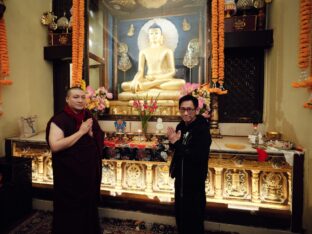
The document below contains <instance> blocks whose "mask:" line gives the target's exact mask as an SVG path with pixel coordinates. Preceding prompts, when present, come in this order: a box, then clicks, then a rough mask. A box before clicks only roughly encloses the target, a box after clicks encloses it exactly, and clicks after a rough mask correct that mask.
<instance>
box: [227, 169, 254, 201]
mask: <svg viewBox="0 0 312 234" xmlns="http://www.w3.org/2000/svg"><path fill="white" fill-rule="evenodd" d="M249 182H250V176H249V174H248V172H247V171H245V170H238V169H226V170H225V172H224V176H223V185H224V187H223V197H224V198H232V199H242V200H244V199H248V200H249V199H250V198H251V191H250V185H249Z"/></svg>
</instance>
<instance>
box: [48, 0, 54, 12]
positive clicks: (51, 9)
mask: <svg viewBox="0 0 312 234" xmlns="http://www.w3.org/2000/svg"><path fill="white" fill-rule="evenodd" d="M49 8H50V9H49V10H50V12H53V0H51V1H50V7H49Z"/></svg>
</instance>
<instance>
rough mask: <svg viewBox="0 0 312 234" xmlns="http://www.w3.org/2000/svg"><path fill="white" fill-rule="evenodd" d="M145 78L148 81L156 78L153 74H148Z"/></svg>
mask: <svg viewBox="0 0 312 234" xmlns="http://www.w3.org/2000/svg"><path fill="white" fill-rule="evenodd" d="M145 79H147V80H148V81H154V80H155V79H156V77H155V76H151V75H146V76H145Z"/></svg>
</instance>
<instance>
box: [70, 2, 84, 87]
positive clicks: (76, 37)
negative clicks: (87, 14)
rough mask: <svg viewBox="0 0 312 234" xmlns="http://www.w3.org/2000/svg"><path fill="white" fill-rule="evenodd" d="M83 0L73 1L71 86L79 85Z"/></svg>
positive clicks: (80, 76) (81, 66)
mask: <svg viewBox="0 0 312 234" xmlns="http://www.w3.org/2000/svg"><path fill="white" fill-rule="evenodd" d="M84 9H85V6H84V0H74V1H73V35H72V86H81V81H82V68H83V48H84Z"/></svg>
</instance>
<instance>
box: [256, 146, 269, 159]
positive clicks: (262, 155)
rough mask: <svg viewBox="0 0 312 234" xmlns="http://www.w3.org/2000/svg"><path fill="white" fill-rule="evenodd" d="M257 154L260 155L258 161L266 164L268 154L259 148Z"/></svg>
mask: <svg viewBox="0 0 312 234" xmlns="http://www.w3.org/2000/svg"><path fill="white" fill-rule="evenodd" d="M257 153H258V161H259V162H264V161H265V160H266V159H267V158H268V154H267V152H265V150H263V149H259V148H257Z"/></svg>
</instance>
